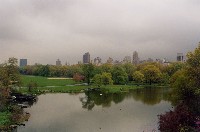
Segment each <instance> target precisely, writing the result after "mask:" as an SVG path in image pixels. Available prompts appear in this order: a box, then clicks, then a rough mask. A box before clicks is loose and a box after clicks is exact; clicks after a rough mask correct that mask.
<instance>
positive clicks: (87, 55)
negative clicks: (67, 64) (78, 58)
mask: <svg viewBox="0 0 200 132" xmlns="http://www.w3.org/2000/svg"><path fill="white" fill-rule="evenodd" d="M88 63H90V53H89V52H87V53H85V54H84V55H83V64H88Z"/></svg>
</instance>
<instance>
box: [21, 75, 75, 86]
mask: <svg viewBox="0 0 200 132" xmlns="http://www.w3.org/2000/svg"><path fill="white" fill-rule="evenodd" d="M21 79H22V86H23V87H27V85H28V83H29V82H31V81H32V82H36V83H37V85H38V87H45V86H66V85H72V84H75V81H74V80H73V79H51V78H50V79H48V77H40V76H25V75H22V76H21Z"/></svg>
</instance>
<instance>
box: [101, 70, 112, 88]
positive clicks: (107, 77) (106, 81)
mask: <svg viewBox="0 0 200 132" xmlns="http://www.w3.org/2000/svg"><path fill="white" fill-rule="evenodd" d="M101 81H102V84H103V85H105V86H106V85H112V84H113V80H112V75H111V73H106V72H104V73H102V75H101Z"/></svg>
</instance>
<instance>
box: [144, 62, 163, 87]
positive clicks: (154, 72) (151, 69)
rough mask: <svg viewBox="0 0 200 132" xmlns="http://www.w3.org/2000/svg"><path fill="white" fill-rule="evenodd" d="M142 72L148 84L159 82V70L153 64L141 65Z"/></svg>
mask: <svg viewBox="0 0 200 132" xmlns="http://www.w3.org/2000/svg"><path fill="white" fill-rule="evenodd" d="M142 73H143V74H144V78H145V80H146V82H147V83H149V84H150V85H151V84H152V82H159V79H160V77H161V72H160V70H159V69H158V68H157V67H156V66H154V65H146V66H145V67H143V69H142Z"/></svg>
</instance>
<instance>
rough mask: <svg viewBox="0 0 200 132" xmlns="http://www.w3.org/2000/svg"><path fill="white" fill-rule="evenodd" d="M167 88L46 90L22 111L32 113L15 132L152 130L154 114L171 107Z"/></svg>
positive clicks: (153, 128) (120, 131) (155, 120)
mask: <svg viewBox="0 0 200 132" xmlns="http://www.w3.org/2000/svg"><path fill="white" fill-rule="evenodd" d="M171 107H172V106H171V103H170V102H169V101H168V89H167V88H145V89H138V90H133V91H130V92H129V93H116V94H110V93H106V92H103V91H95V92H94V91H90V92H86V93H80V94H67V93H66V94H64V93H62V94H60V93H59V94H45V95H40V96H38V101H37V103H35V104H33V105H32V106H31V107H30V108H26V109H25V111H27V112H29V113H30V114H31V117H30V118H29V120H28V122H25V126H20V127H18V129H17V132H143V131H144V132H151V131H154V130H155V131H158V130H157V128H158V123H157V122H158V118H157V115H158V114H161V113H164V112H165V111H168V110H169V109H172V108H171Z"/></svg>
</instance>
